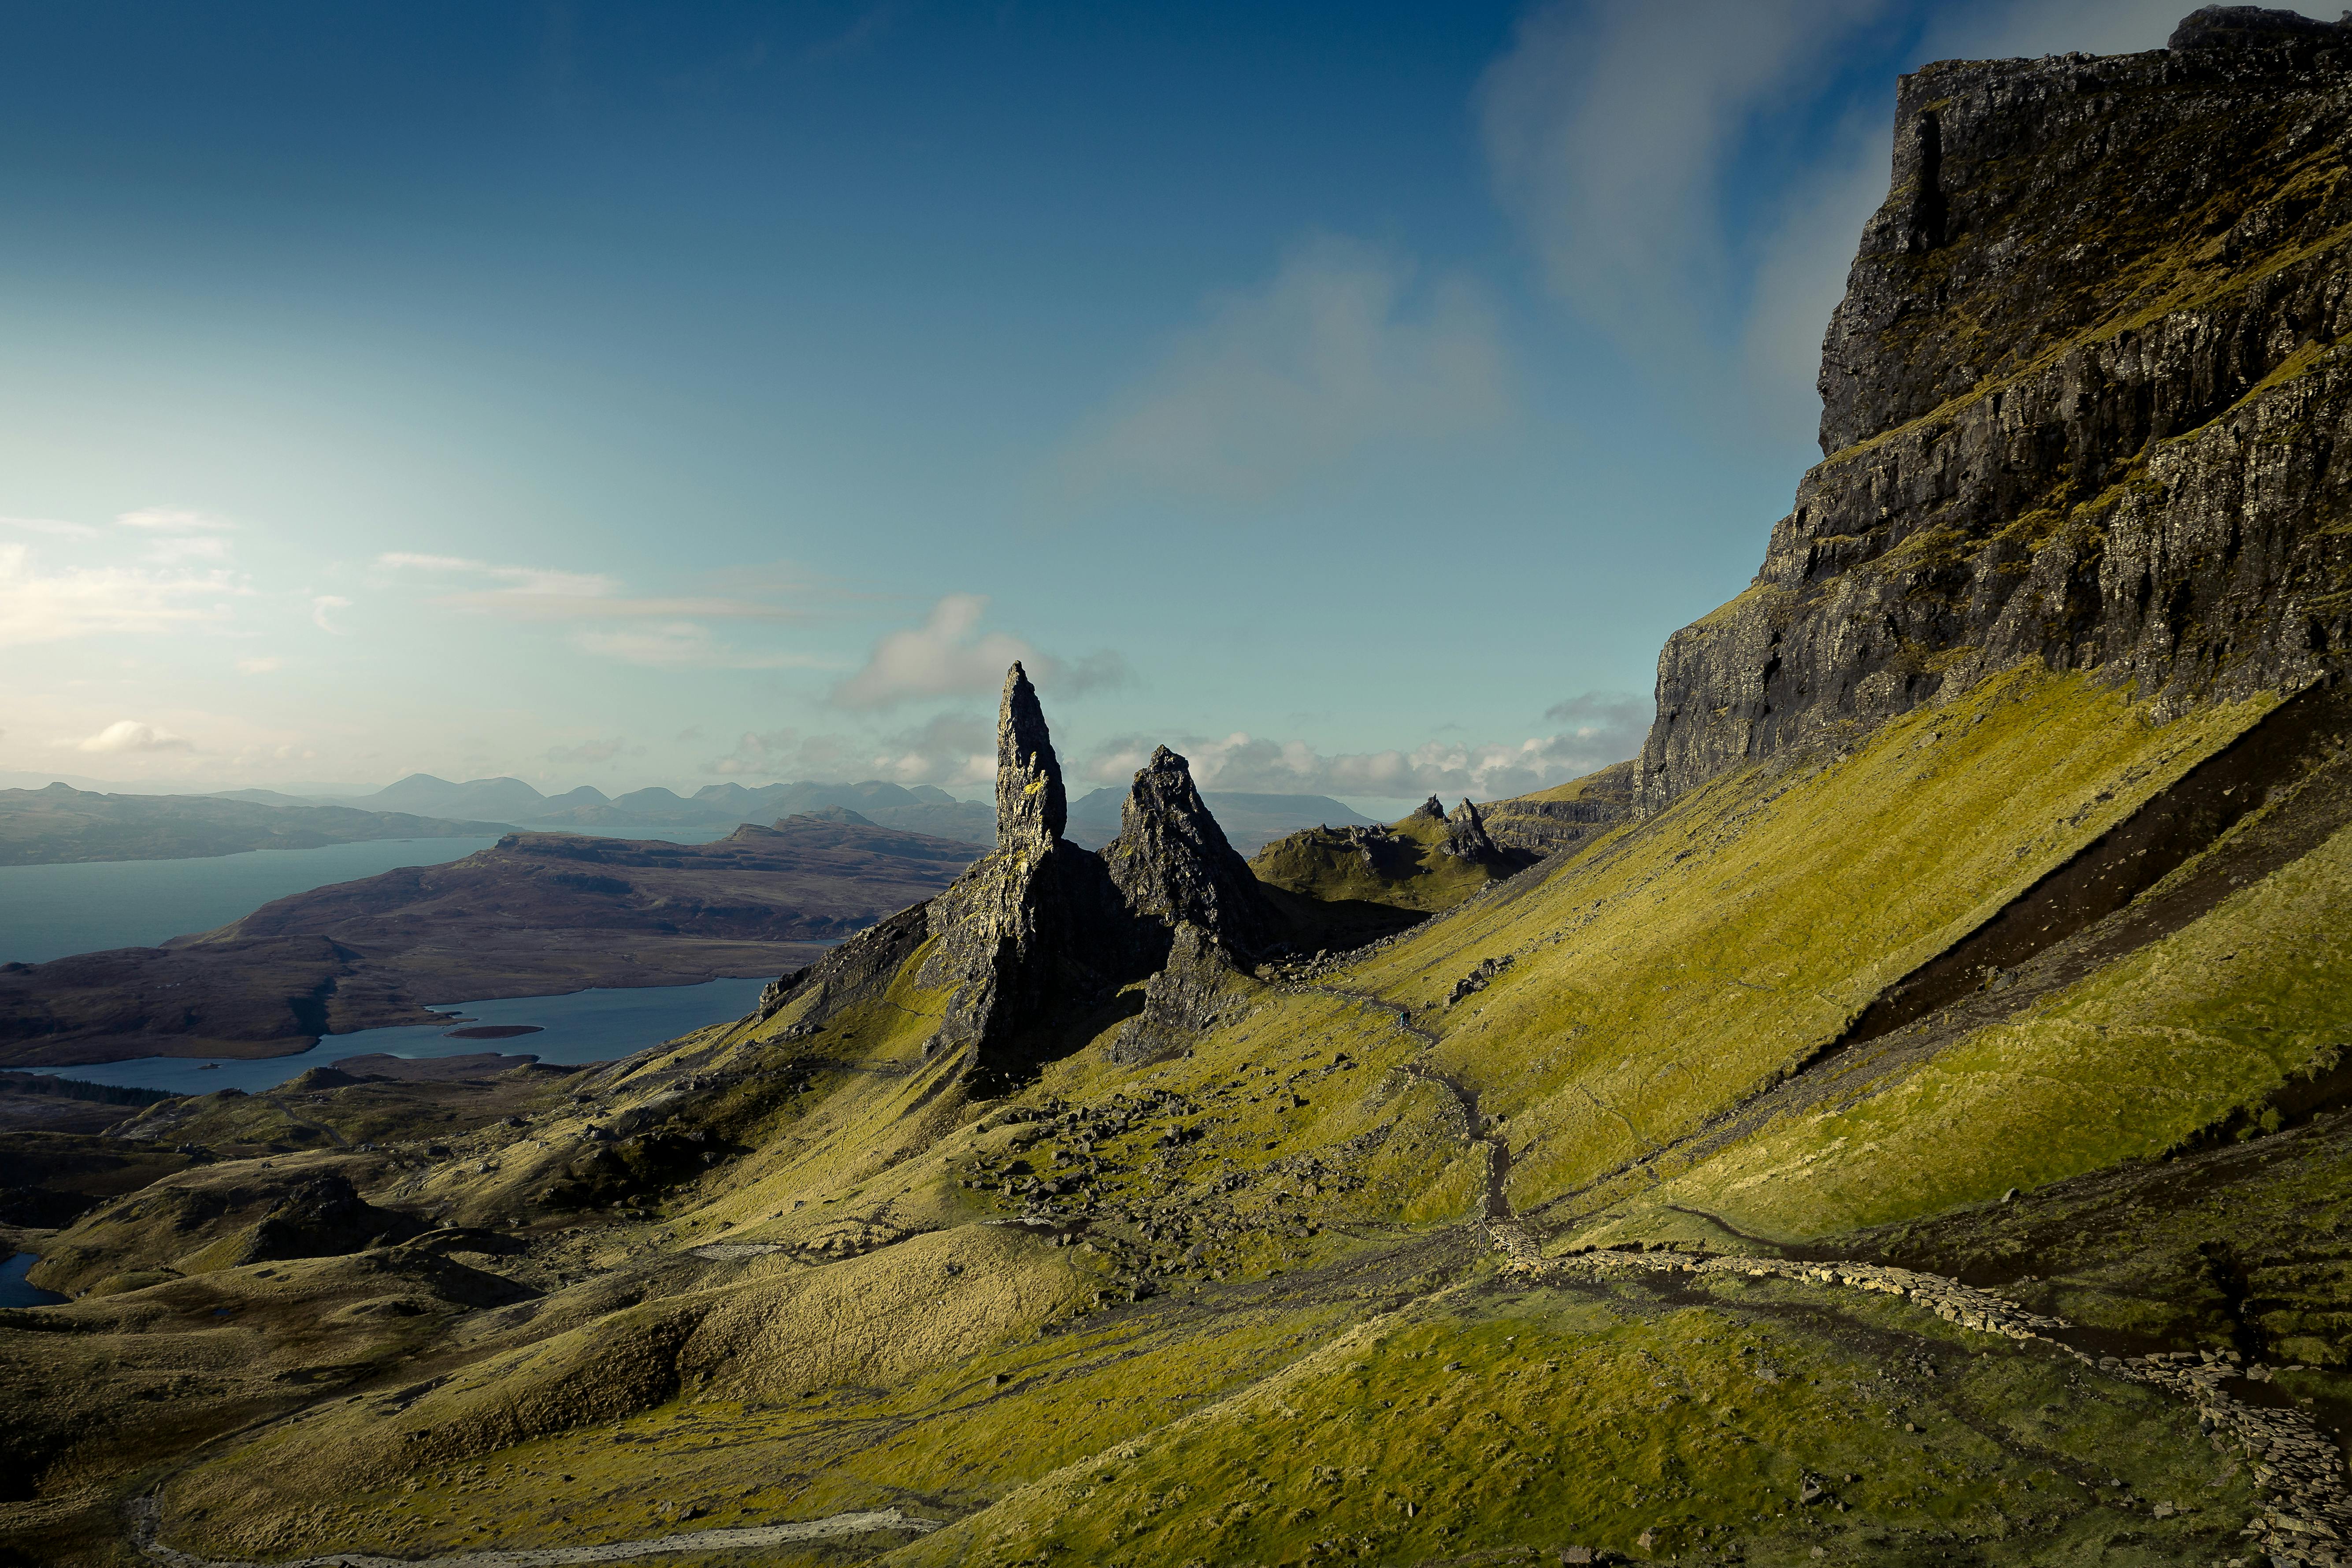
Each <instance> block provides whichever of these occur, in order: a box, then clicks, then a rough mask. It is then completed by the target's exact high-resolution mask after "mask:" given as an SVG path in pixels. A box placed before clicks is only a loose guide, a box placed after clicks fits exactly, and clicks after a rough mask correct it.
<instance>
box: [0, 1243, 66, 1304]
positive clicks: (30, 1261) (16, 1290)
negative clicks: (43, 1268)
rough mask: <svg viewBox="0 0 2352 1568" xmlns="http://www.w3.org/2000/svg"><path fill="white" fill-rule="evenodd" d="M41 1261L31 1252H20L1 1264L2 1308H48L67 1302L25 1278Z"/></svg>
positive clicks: (0, 1295) (0, 1298)
mask: <svg viewBox="0 0 2352 1568" xmlns="http://www.w3.org/2000/svg"><path fill="white" fill-rule="evenodd" d="M39 1261H40V1259H39V1258H36V1257H34V1256H33V1255H32V1254H31V1253H29V1252H20V1253H18V1254H16V1256H15V1257H14V1258H9V1259H8V1261H6V1262H5V1263H0V1307H47V1306H50V1305H52V1304H54V1303H56V1302H58V1301H62V1300H65V1298H64V1297H63V1296H60V1295H58V1293H57V1292H56V1291H55V1290H44V1289H41V1288H40V1287H39V1286H38V1285H36V1284H34V1283H32V1282H31V1281H30V1280H28V1279H26V1278H25V1276H26V1275H27V1274H30V1273H31V1272H32V1271H33V1265H34V1264H36V1263H38V1262H39Z"/></svg>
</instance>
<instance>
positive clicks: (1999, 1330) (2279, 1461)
mask: <svg viewBox="0 0 2352 1568" xmlns="http://www.w3.org/2000/svg"><path fill="white" fill-rule="evenodd" d="M1486 1232H1487V1235H1488V1236H1489V1237H1492V1238H1493V1239H1494V1243H1495V1246H1496V1247H1497V1248H1498V1249H1499V1250H1500V1251H1501V1252H1503V1253H1504V1255H1505V1256H1506V1258H1507V1262H1506V1263H1505V1265H1504V1267H1505V1268H1507V1269H1509V1270H1510V1271H1511V1272H1513V1273H1517V1274H1525V1275H1532V1276H1538V1277H1539V1276H1544V1275H1553V1274H1606V1273H1611V1272H1619V1273H1628V1272H1631V1273H1653V1274H1660V1273H1664V1274H1673V1273H1682V1274H1728V1275H1739V1276H1743V1277H1748V1278H1757V1279H1795V1280H1800V1281H1802V1282H1804V1283H1808V1284H1815V1285H1825V1286H1829V1287H1832V1288H1835V1289H1855V1290H1870V1291H1874V1292H1878V1293H1881V1294H1885V1295H1891V1296H1900V1297H1902V1298H1904V1299H1905V1300H1909V1301H1911V1302H1914V1303H1916V1305H1918V1306H1921V1307H1925V1308H1927V1310H1929V1311H1931V1312H1934V1313H1935V1314H1936V1315H1937V1317H1939V1318H1942V1319H1944V1320H1945V1321H1948V1322H1954V1323H1958V1324H1959V1325H1960V1326H1961V1327H1962V1328H1964V1329H1974V1330H1976V1331H1978V1332H1979V1333H1987V1334H2001V1335H2005V1336H2007V1337H2008V1338H2010V1339H2012V1340H2040V1341H2042V1342H2044V1343H2048V1344H2053V1345H2055V1346H2057V1347H2058V1348H2059V1349H2060V1350H2062V1351H2064V1352H2066V1353H2067V1354H2068V1355H2071V1356H2073V1357H2074V1359H2075V1360H2076V1361H2078V1362H2081V1363H2083V1364H2084V1366H2086V1367H2089V1368H2091V1369H2093V1370H2094V1371H2097V1372H2104V1373H2108V1374H2109V1375H2110V1376H2114V1377H2120V1378H2123V1379H2125V1380H2126V1381H2128V1382H2132V1383H2145V1384H2151V1385H2153V1386H2155V1387H2158V1388H2161V1389H2163V1390H2165V1391H2166V1392H2167V1393H2168V1394H2178V1395H2179V1396H2180V1397H2181V1398H2184V1399H2188V1400H2190V1401H2192V1402H2193V1403H2194V1404H2195V1405H2196V1406H2197V1424H2198V1426H2200V1428H2202V1429H2203V1430H2205V1431H2207V1432H2210V1433H2212V1434H2214V1435H2215V1437H2216V1439H2217V1440H2216V1444H2215V1446H2216V1447H2222V1446H2223V1445H2224V1444H2227V1443H2235V1444H2236V1446H2237V1447H2239V1449H2240V1450H2241V1451H2242V1453H2243V1454H2244V1455H2245V1457H2246V1459H2247V1462H2248V1464H2249V1465H2250V1466H2251V1468H2252V1471H2253V1475H2254V1479H2255V1480H2256V1481H2258V1482H2260V1483H2261V1484H2262V1485H2263V1487H2265V1488H2266V1489H2270V1490H2272V1491H2274V1492H2277V1493H2279V1494H2281V1495H2282V1499H2283V1500H2281V1501H2280V1502H2278V1503H2277V1504H2276V1505H2274V1506H2273V1507H2269V1508H2265V1509H2264V1510H2262V1511H2261V1512H2259V1513H2257V1514H2256V1515H2255V1516H2254V1517H2253V1519H2252V1521H2251V1522H2250V1523H2248V1525H2247V1526H2246V1529H2245V1534H2246V1535H2247V1536H2248V1537H2250V1538H2252V1541H2253V1542H2254V1543H2255V1544H2257V1545H2258V1546H2260V1548H2261V1549H2262V1550H2263V1552H2266V1553H2267V1554H2268V1555H2269V1556H2270V1558H2271V1561H2272V1562H2273V1563H2274V1564H2277V1565H2278V1568H2303V1565H2306V1564H2307V1565H2309V1568H2352V1540H2347V1538H2352V1488H2347V1484H2346V1475H2345V1467H2344V1461H2343V1458H2342V1457H2341V1456H2340V1455H2339V1454H2338V1453H2337V1451H2336V1445H2335V1444H2334V1443H2333V1442H2331V1441H2329V1439H2328V1437H2327V1436H2326V1434H2325V1433H2323V1432H2321V1431H2320V1430H2319V1428H2318V1426H2315V1424H2314V1423H2313V1422H2312V1420H2311V1418H2310V1417H2309V1416H2307V1415H2304V1414H2303V1413H2302V1412H2300V1411H2296V1410H2288V1409H2280V1408H2271V1407H2265V1406H2262V1405H2248V1404H2246V1403H2245V1402H2244V1401H2242V1400H2241V1399H2238V1398H2235V1397H2233V1396H2232V1395H2231V1394H2229V1393H2228V1392H2227V1391H2225V1390H2224V1389H2223V1388H2222V1386H2221V1384H2223V1383H2224V1382H2226V1381H2228V1380H2229V1379H2231V1378H2232V1377H2240V1376H2243V1375H2245V1373H2244V1372H2242V1370H2241V1369H2240V1368H2238V1367H2236V1366H2233V1365H2231V1364H2229V1363H2225V1362H2221V1361H2217V1360H2214V1359H2212V1358H2211V1357H2210V1354H2207V1355H2203V1356H2200V1355H2197V1354H2192V1353H2190V1352H2186V1351H2176V1352H2168V1353H2165V1354H2159V1355H2149V1356H2095V1355H2092V1354H2090V1353H2089V1352H2084V1351H2080V1350H2076V1349H2075V1348H2074V1346H2072V1345H2070V1344H2067V1343H2066V1342H2064V1341H2063V1340H2061V1339H2059V1338H2057V1335H2058V1334H2059V1333H2061V1332H2063V1331H2065V1330H2067V1329H2070V1328H2072V1327H2073V1326H2074V1325H2072V1324H2070V1323H2068V1322H2067V1321H2065V1320H2064V1319H2063V1318H2053V1317H2045V1316H2043V1315H2042V1314H2041V1313H2039V1312H2030V1311H2028V1310H2025V1309H2024V1308H2023V1307H2021V1306H2019V1305H2018V1304H2017V1303H2016V1302H2014V1301H2011V1300H2006V1299H2005V1298H2003V1297H2000V1296H1996V1295H1993V1294H1992V1293H1991V1292H1990V1291H1987V1290H1979V1289H1975V1288H1974V1287H1972V1286H1968V1285H1963V1284H1961V1283H1960V1282H1959V1281H1958V1280H1957V1279H1946V1278H1944V1277H1943V1276H1942V1275H1940V1274H1925V1273H1921V1272H1919V1271H1918V1270H1916V1269H1911V1268H1889V1267H1886V1266H1885V1265H1881V1264H1875V1263H1800V1262H1792V1261H1790V1260H1788V1259H1785V1258H1753V1257H1743V1256H1739V1255H1737V1254H1722V1253H1699V1252H1644V1251H1634V1250H1620V1249H1605V1250H1601V1249H1596V1250H1591V1251H1585V1252H1579V1253H1572V1254H1570V1255H1568V1256H1566V1257H1562V1258H1546V1257H1544V1256H1543V1255H1542V1252H1541V1250H1540V1248H1539V1247H1538V1243H1537V1239H1536V1237H1535V1236H1534V1234H1533V1233H1532V1232H1531V1231H1529V1230H1528V1227H1527V1226H1523V1225H1519V1224H1517V1223H1514V1222H1510V1221H1503V1222H1498V1223H1490V1224H1489V1225H1488V1226H1486Z"/></svg>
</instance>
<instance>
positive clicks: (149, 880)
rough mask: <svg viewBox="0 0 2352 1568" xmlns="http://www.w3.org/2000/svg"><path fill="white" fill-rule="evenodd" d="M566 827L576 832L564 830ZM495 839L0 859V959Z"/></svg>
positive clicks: (149, 942)
mask: <svg viewBox="0 0 2352 1568" xmlns="http://www.w3.org/2000/svg"><path fill="white" fill-rule="evenodd" d="M565 831H577V830H576V829H566V830H565ZM733 831H734V828H733V827H732V826H728V827H711V828H700V827H686V828H677V827H666V828H657V829H646V830H644V831H643V832H642V833H639V832H632V831H629V830H628V828H627V826H626V825H625V824H615V825H614V826H613V827H612V828H609V829H599V830H597V834H596V837H647V838H666V839H667V840H669V841H670V842H671V843H673V844H703V843H708V842H709V840H711V839H713V838H723V837H726V836H727V835H728V834H730V833H732V832H733ZM497 842H498V840H497V839H495V838H378V839H371V840H370V841H368V842H367V843H364V844H329V845H325V846H323V847H320V848H317V849H248V850H247V851H245V852H244V853H243V854H241V855H215V856H212V857H209V858H205V859H202V860H80V861H75V862H73V863H71V864H69V865H63V866H0V963H9V962H14V963H45V962H47V960H49V959H52V958H64V957H66V956H67V955H68V954H69V953H76V952H102V951H104V950H105V949H107V948H110V947H153V946H155V945H156V944H157V943H159V942H163V941H165V940H167V939H169V938H172V937H175V936H188V935H191V934H193V933H194V932H196V931H210V930H212V929H213V928H214V927H215V926H220V925H226V924H227V923H228V922H229V921H233V920H236V919H237V918H238V917H240V916H243V915H249V914H251V913H252V912H253V911H254V910H257V909H259V908H260V907H261V906H262V905H264V904H266V903H268V902H269V900H272V899H283V898H286V897H289V895H291V894H295V893H307V892H309V891H310V889H313V888H323V887H326V886H328V885H330V884H331V883H334V882H355V881H357V880H359V879H361V878H362V877H373V876H376V875H377V874H379V873H381V872H384V871H389V870H392V869H394V868H396V867H401V866H439V865H443V864H446V862H448V861H451V860H456V859H458V858H462V857H464V856H467V855H471V854H472V853H473V852H474V851H475V850H477V849H488V847H490V846H491V845H493V844H495V843H497Z"/></svg>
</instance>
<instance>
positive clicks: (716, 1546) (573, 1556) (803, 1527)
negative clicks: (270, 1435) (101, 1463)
mask: <svg viewBox="0 0 2352 1568" xmlns="http://www.w3.org/2000/svg"><path fill="white" fill-rule="evenodd" d="M133 1508H134V1510H135V1511H134V1515H133V1526H132V1532H131V1540H132V1543H133V1544H134V1545H136V1546H137V1547H138V1548H139V1551H140V1552H141V1554H142V1555H143V1556H145V1557H146V1558H147V1560H148V1561H150V1562H152V1563H167V1564H169V1565H170V1568H567V1565H569V1564H572V1563H626V1562H628V1561H630V1560H632V1559H634V1558H638V1557H658V1556H661V1555H664V1554H665V1553H668V1552H731V1551H740V1550H743V1549H745V1548H751V1547H761V1546H783V1545H788V1544H790V1543H791V1542H795V1541H821V1540H824V1539H826V1538H828V1537H832V1536H836V1535H862V1534H865V1533H866V1532H868V1531H877V1530H911V1531H918V1532H921V1531H933V1530H937V1529H938V1528H939V1527H940V1524H942V1523H943V1522H945V1521H941V1520H936V1519H915V1518H910V1517H909V1516H908V1515H906V1514H903V1513H900V1512H899V1511H898V1510H897V1509H895V1508H892V1509H884V1510H881V1511H879V1512H876V1513H836V1514H833V1515H830V1516H828V1517H826V1518H824V1519H810V1520H801V1521H796V1522H793V1523H791V1524H754V1525H745V1526H742V1527H740V1528H737V1529H733V1530H696V1531H688V1532H686V1533H685V1534H682V1535H654V1536H647V1537H646V1538H645V1539H643V1540H639V1541H610V1542H604V1543H602V1544H601V1545H596V1546H526V1547H510V1548H504V1549H491V1550H485V1551H481V1552H451V1553H449V1554H448V1555H446V1556H442V1557H383V1556H379V1555H377V1554H375V1553H373V1552H323V1553H321V1554H320V1555H318V1556H315V1557H289V1558H284V1559H281V1560H279V1561H278V1562H275V1563H253V1562H247V1561H244V1560H241V1559H237V1558H222V1557H198V1556H196V1555H194V1553H192V1552H178V1551H174V1550H173V1548H171V1547H169V1546H165V1545H163V1544H162V1543H160V1542H157V1540H156V1539H155V1531H156V1518H155V1514H156V1509H155V1500H154V1498H153V1497H152V1495H151V1496H148V1497H143V1498H141V1499H140V1500H138V1502H137V1503H135V1504H134V1505H133Z"/></svg>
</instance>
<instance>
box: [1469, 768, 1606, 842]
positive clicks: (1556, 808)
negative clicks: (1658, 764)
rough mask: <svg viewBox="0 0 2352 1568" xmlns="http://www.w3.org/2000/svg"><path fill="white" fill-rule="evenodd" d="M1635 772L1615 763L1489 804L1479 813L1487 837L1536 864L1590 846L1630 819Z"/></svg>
mask: <svg viewBox="0 0 2352 1568" xmlns="http://www.w3.org/2000/svg"><path fill="white" fill-rule="evenodd" d="M1638 768H1639V763H1634V762H1631V761H1628V762H1622V763H1612V765H1611V766H1609V767H1605V768H1602V769H1601V771H1600V772H1599V773H1592V774H1590V775H1588V776H1587V777H1585V778H1582V779H1579V780H1577V781H1576V782H1575V784H1570V785H1563V786H1561V787H1560V788H1558V789H1550V790H1545V791H1543V792H1542V793H1541V794H1538V795H1514V796H1512V797H1511V798H1510V799H1507V800H1498V801H1493V802H1490V803H1489V804H1487V805H1486V806H1484V807H1482V808H1481V810H1480V812H1479V816H1480V819H1481V821H1482V822H1483V824H1484V826H1486V837H1489V838H1491V839H1493V840H1494V842H1495V843H1496V846H1497V847H1500V848H1502V849H1503V850H1505V851H1506V852H1516V853H1517V854H1520V855H1523V856H1527V857H1529V858H1537V859H1540V858H1543V857H1544V856H1547V855H1557V854H1559V853H1560V852H1561V851H1562V850H1567V849H1574V848H1577V847H1580V846H1582V845H1585V844H1589V843H1591V841H1592V840H1593V839H1594V838H1596V837H1599V836H1600V835H1601V834H1602V833H1605V832H1607V831H1608V830H1609V829H1610V828H1612V827H1613V826H1616V825H1617V824H1618V823H1621V822H1622V821H1624V820H1625V819H1626V818H1628V817H1630V816H1633V778H1634V774H1635V773H1636V771H1637V770H1638Z"/></svg>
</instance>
